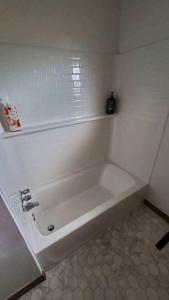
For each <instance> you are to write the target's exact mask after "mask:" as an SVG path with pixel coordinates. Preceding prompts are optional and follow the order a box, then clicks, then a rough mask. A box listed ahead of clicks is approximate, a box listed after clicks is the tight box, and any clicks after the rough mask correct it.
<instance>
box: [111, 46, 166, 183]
mask: <svg viewBox="0 0 169 300" xmlns="http://www.w3.org/2000/svg"><path fill="white" fill-rule="evenodd" d="M168 52H169V42H168V41H166V42H163V43H159V44H158V45H156V46H155V45H152V46H149V47H144V48H141V49H138V50H137V51H131V52H129V53H126V54H123V55H119V56H118V68H119V70H118V71H119V73H120V77H119V78H120V82H119V86H118V85H117V86H118V90H119V98H120V113H119V115H117V117H116V118H115V119H114V121H113V126H114V130H113V136H112V141H111V149H110V159H111V160H112V161H114V162H116V163H117V164H119V165H120V166H121V167H123V168H124V169H126V170H128V171H129V172H131V173H132V174H134V175H136V176H138V177H139V178H141V179H142V180H144V181H146V182H147V181H148V180H149V178H150V175H151V170H152V167H153V164H154V160H155V157H156V153H157V150H158V147H159V143H160V139H161V135H162V132H163V128H164V123H165V120H166V117H167V114H168V108H169V101H168V95H169V85H168V77H169V57H168Z"/></svg>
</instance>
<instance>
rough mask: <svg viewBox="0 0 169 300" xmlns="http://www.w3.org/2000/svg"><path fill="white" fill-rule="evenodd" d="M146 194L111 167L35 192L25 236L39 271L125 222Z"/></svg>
mask: <svg viewBox="0 0 169 300" xmlns="http://www.w3.org/2000/svg"><path fill="white" fill-rule="evenodd" d="M144 190H145V183H143V182H141V181H140V180H138V179H136V178H134V177H132V176H131V175H129V174H128V173H126V172H125V171H123V170H121V169H120V168H119V167H117V166H115V165H113V164H104V165H99V166H96V167H93V168H89V169H87V170H83V171H80V172H77V173H75V174H73V175H70V176H66V177H64V178H62V179H60V180H57V181H56V182H52V183H50V184H47V185H45V186H43V187H39V188H38V189H35V190H34V191H33V193H32V198H33V200H34V201H38V202H39V203H40V205H39V206H38V207H36V208H35V209H34V210H33V212H32V211H31V212H28V213H27V214H26V218H27V220H26V221H27V224H28V231H29V234H28V235H27V236H28V238H29V242H30V245H31V247H32V249H33V251H34V253H35V254H36V255H37V258H38V260H39V262H40V264H41V266H42V267H43V268H44V269H45V270H47V269H49V268H50V267H52V266H53V265H54V264H55V263H57V262H58V261H60V260H61V259H63V258H64V257H65V256H66V255H68V254H69V253H70V252H71V251H73V250H74V249H75V248H77V247H79V246H80V245H81V244H82V243H84V242H85V241H86V240H87V239H89V237H91V236H92V235H94V234H95V233H97V232H99V231H100V230H103V229H104V228H105V227H106V226H108V225H109V224H115V223H117V222H118V221H119V220H120V219H121V218H123V217H125V216H127V215H128V213H129V212H130V211H131V210H133V209H135V208H136V207H137V206H138V205H140V203H141V201H142V199H143V197H144ZM32 213H33V217H32ZM49 225H52V227H53V228H52V230H51V231H49V230H48V226H49Z"/></svg>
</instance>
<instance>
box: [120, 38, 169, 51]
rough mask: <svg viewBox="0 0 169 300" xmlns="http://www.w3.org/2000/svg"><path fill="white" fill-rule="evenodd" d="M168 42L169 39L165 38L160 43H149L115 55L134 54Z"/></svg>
mask: <svg viewBox="0 0 169 300" xmlns="http://www.w3.org/2000/svg"><path fill="white" fill-rule="evenodd" d="M166 41H169V37H167V38H164V39H161V40H158V41H154V42H150V43H147V44H143V45H140V46H137V47H134V48H131V49H128V50H126V51H124V52H123V51H122V52H121V51H120V50H119V51H118V52H117V53H115V54H116V55H125V54H127V53H131V52H134V51H138V50H140V49H144V48H146V47H150V46H153V45H156V44H160V43H163V42H166ZM119 48H120V47H119Z"/></svg>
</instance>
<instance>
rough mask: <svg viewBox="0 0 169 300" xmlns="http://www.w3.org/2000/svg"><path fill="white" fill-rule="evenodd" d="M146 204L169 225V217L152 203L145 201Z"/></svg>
mask: <svg viewBox="0 0 169 300" xmlns="http://www.w3.org/2000/svg"><path fill="white" fill-rule="evenodd" d="M144 204H145V205H146V206H148V207H149V208H150V209H152V210H153V211H154V212H155V213H156V214H158V215H159V216H160V217H161V218H163V219H164V220H165V221H166V222H167V223H169V216H168V215H166V214H165V213H164V212H162V211H161V210H160V209H159V208H157V207H156V206H154V205H153V204H152V203H151V202H149V201H148V200H146V199H144Z"/></svg>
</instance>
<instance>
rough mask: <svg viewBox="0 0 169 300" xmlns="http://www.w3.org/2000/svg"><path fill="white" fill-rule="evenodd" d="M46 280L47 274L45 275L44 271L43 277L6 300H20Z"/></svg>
mask: <svg viewBox="0 0 169 300" xmlns="http://www.w3.org/2000/svg"><path fill="white" fill-rule="evenodd" d="M44 280H46V274H45V272H44V271H42V275H41V276H39V277H38V278H36V279H35V280H34V281H32V282H30V283H28V284H27V285H25V286H24V287H23V288H21V289H20V290H18V291H16V292H15V293H14V294H12V295H11V296H9V297H8V298H7V299H6V300H16V299H18V298H19V297H21V296H23V295H24V294H25V293H27V292H28V291H30V290H31V289H32V288H34V287H35V286H37V285H38V284H39V283H41V282H42V281H44Z"/></svg>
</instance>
